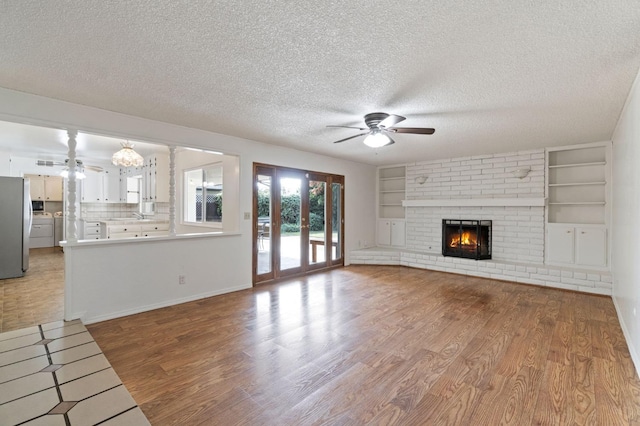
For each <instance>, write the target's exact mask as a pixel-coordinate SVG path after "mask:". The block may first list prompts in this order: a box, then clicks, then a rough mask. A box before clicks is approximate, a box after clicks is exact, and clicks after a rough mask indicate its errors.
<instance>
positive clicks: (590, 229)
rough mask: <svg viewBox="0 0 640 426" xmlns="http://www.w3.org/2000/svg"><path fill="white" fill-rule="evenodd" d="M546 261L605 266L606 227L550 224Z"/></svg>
mask: <svg viewBox="0 0 640 426" xmlns="http://www.w3.org/2000/svg"><path fill="white" fill-rule="evenodd" d="M547 263H550V264H557V265H573V266H581V267H587V268H588V267H597V268H602V267H605V266H607V229H606V228H605V227H604V226H587V225H584V226H571V225H553V224H550V225H549V226H548V229H547Z"/></svg>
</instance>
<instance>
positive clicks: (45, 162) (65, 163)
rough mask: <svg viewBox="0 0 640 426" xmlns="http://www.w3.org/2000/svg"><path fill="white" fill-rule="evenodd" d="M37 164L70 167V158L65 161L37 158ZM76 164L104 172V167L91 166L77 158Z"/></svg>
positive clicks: (82, 167) (81, 167) (79, 166)
mask: <svg viewBox="0 0 640 426" xmlns="http://www.w3.org/2000/svg"><path fill="white" fill-rule="evenodd" d="M36 165H38V166H45V167H53V166H64V167H69V159H68V158H67V159H66V160H64V161H51V160H36ZM76 166H77V167H78V168H79V169H85V170H92V171H94V172H98V173H102V172H104V169H103V168H102V167H100V166H91V165H85V164H84V163H83V162H82V160H76Z"/></svg>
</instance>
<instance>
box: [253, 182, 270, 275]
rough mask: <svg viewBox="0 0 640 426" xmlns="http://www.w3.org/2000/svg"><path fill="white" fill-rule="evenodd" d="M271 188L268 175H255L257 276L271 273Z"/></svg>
mask: <svg viewBox="0 0 640 426" xmlns="http://www.w3.org/2000/svg"><path fill="white" fill-rule="evenodd" d="M271 187H272V179H271V176H268V175H261V174H258V175H257V192H258V214H257V215H256V217H257V220H258V223H257V229H258V236H257V246H258V271H257V273H258V275H263V274H268V273H270V272H271V270H272V267H271V265H272V264H273V257H272V255H271V253H272V250H271V241H272V238H271V230H272V229H273V226H272V223H271V211H272V208H271V198H272V197H271Z"/></svg>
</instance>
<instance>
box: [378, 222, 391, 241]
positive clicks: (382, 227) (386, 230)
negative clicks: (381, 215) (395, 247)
mask: <svg viewBox="0 0 640 426" xmlns="http://www.w3.org/2000/svg"><path fill="white" fill-rule="evenodd" d="M376 235H377V239H378V245H381V246H389V245H391V220H390V219H379V220H378V233H377V234H376Z"/></svg>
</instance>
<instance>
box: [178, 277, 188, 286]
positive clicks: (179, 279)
mask: <svg viewBox="0 0 640 426" xmlns="http://www.w3.org/2000/svg"><path fill="white" fill-rule="evenodd" d="M186 283H187V277H185V276H184V275H178V284H180V285H185V284H186Z"/></svg>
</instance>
